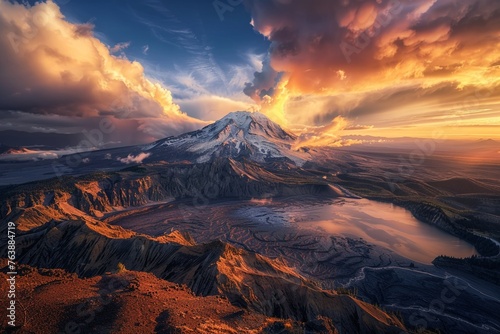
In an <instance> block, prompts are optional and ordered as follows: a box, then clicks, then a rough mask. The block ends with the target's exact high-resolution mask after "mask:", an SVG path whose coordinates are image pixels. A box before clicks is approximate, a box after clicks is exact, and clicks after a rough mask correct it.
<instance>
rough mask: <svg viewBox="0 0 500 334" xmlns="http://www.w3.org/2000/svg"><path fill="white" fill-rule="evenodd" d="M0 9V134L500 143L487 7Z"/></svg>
mask: <svg viewBox="0 0 500 334" xmlns="http://www.w3.org/2000/svg"><path fill="white" fill-rule="evenodd" d="M117 11H118V12H119V13H120V15H116V14H115V13H116V12H117ZM0 12H1V13H2V14H1V15H0V30H1V31H2V32H3V33H4V35H5V36H7V37H8V38H6V39H4V40H2V42H1V43H2V50H4V56H3V57H2V59H0V70H1V72H2V79H1V81H2V82H0V96H2V97H3V102H2V103H0V133H1V132H4V131H7V130H17V131H21V132H24V133H27V134H28V133H34V132H39V133H45V134H47V135H46V136H50V135H51V134H54V138H56V137H57V136H56V134H57V135H63V136H60V137H59V139H63V140H64V138H66V139H68V140H71V136H70V135H74V136H78V135H81V134H82V133H83V132H85V131H87V132H91V131H93V130H95V129H98V128H99V126H100V125H99V124H100V123H101V122H103V121H104V122H108V123H109V124H108V127H110V128H111V127H112V128H113V131H109V133H106V134H105V138H103V141H104V142H111V143H113V142H116V143H117V142H120V143H122V144H123V145H134V144H139V143H146V142H150V141H154V140H158V139H161V138H164V137H168V136H175V135H179V134H182V133H185V132H189V131H192V130H195V129H199V128H201V127H202V126H203V125H205V124H207V122H209V121H214V120H217V119H220V118H221V117H223V116H224V115H227V114H228V113H229V112H231V111H234V110H247V111H260V112H262V113H264V114H266V115H267V116H268V117H270V118H271V119H273V120H274V121H277V122H278V123H279V124H281V125H282V126H284V127H286V128H293V129H294V131H295V132H296V133H298V134H304V135H307V136H309V137H310V138H313V137H314V138H316V139H317V143H319V144H322V145H326V146H328V145H332V146H336V145H337V143H338V140H337V139H338V138H340V137H342V136H346V135H368V136H377V137H384V138H399V137H414V138H433V137H434V135H433V133H435V132H436V131H438V132H442V133H444V134H445V135H446V137H447V138H454V139H460V140H462V139H479V138H493V139H500V131H499V129H500V81H499V79H498V78H500V58H499V57H498V54H497V52H496V51H497V50H498V46H499V45H500V37H499V36H498V34H497V33H496V32H497V31H498V30H499V29H500V26H498V22H499V20H498V19H497V18H498V17H497V16H498V15H497V14H498V13H500V4H498V3H495V2H490V3H488V4H486V3H483V2H482V1H481V0H469V1H465V2H463V3H459V4H458V3H456V4H453V3H452V2H439V3H438V2H429V3H428V2H426V1H422V2H420V3H401V2H399V1H376V2H375V1H372V0H363V1H358V2H356V3H350V2H349V1H327V0H320V1H318V2H317V3H315V4H314V5H311V4H309V3H307V4H306V3H302V2H300V1H295V0H291V1H286V2H283V1H280V2H278V3H276V4H274V5H273V2H266V1H261V0H244V1H241V2H237V3H234V4H232V5H231V4H230V5H227V4H226V5H224V3H222V5H221V3H220V2H213V3H212V2H199V3H198V4H197V6H192V5H191V4H189V3H182V2H162V1H151V2H147V3H145V4H144V5H138V4H137V3H134V2H132V1H126V6H122V4H120V5H119V6H117V4H116V3H114V2H112V1H104V2H100V3H89V2H81V1H51V0H47V1H41V2H36V1H34V0H30V1H23V2H22V3H21V2H20V1H14V2H9V1H6V0H1V1H0ZM308 17H314V18H315V24H314V25H311V21H310V20H308V19H306V18H308ZM21 27H24V28H21ZM27 27H30V29H28V30H26V29H27ZM470 31H473V32H475V33H473V34H470V33H469V32H470ZM36 50H46V52H38V51H36ZM101 59H104V60H105V61H104V62H101V61H100V60H101ZM64 135H68V136H66V137H64ZM0 137H1V136H0ZM329 138H334V139H333V141H332V142H329ZM59 139H58V140H59ZM13 140H14V139H13ZM319 144H318V145H319Z"/></svg>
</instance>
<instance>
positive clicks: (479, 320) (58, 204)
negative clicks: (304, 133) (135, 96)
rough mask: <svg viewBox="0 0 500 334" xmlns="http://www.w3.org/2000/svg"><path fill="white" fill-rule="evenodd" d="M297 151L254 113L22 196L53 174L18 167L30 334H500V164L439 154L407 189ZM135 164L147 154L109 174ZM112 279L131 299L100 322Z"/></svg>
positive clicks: (393, 171) (16, 213)
mask: <svg viewBox="0 0 500 334" xmlns="http://www.w3.org/2000/svg"><path fill="white" fill-rule="evenodd" d="M231 117H236V120H234V119H232V118H231ZM240 117H241V119H240ZM252 131H253V132H252ZM254 132H255V133H254ZM247 136H248V137H247ZM201 137H203V138H205V139H207V140H205V141H203V142H200V141H199V140H198V139H199V138H201ZM261 137H262V138H261ZM208 139H210V140H212V142H211V141H210V140H208ZM293 140H295V137H293V136H292V135H290V134H288V133H286V132H282V131H281V130H280V127H279V126H278V125H276V124H274V123H272V122H270V121H267V120H265V119H263V116H262V115H259V116H258V117H257V118H255V119H254V118H252V116H251V115H250V114H248V113H242V114H233V115H231V116H228V118H226V119H225V120H224V121H221V122H220V123H215V125H213V126H209V127H207V128H205V129H203V130H200V131H197V132H194V133H188V134H185V135H183V136H180V137H175V138H167V139H165V140H160V141H158V142H155V143H153V144H151V145H147V146H139V147H131V148H119V149H114V150H106V151H96V152H92V153H90V154H89V156H90V158H89V159H90V160H89V161H90V162H88V163H87V164H85V165H84V166H82V168H81V169H75V170H70V169H63V173H62V174H61V175H59V176H58V177H55V178H49V176H50V173H49V172H48V170H47V169H45V172H46V173H45V172H44V173H39V174H36V175H35V176H34V177H38V178H39V180H37V181H34V182H28V183H22V182H14V181H13V180H15V179H16V177H17V176H20V175H21V174H22V173H24V172H26V171H31V172H33V171H34V170H36V169H37V168H42V169H43V168H47V165H45V167H44V163H41V162H40V163H34V162H27V163H18V166H19V167H17V166H14V164H6V165H5V166H6V170H5V171H3V173H4V175H5V176H6V178H5V179H4V180H10V181H9V182H12V183H13V184H10V185H6V186H4V187H2V189H1V190H2V194H1V196H0V204H1V205H0V213H1V217H2V222H5V223H6V222H8V221H12V222H14V223H15V225H16V231H17V235H16V245H17V260H18V262H19V263H20V264H21V265H22V266H23V267H22V268H23V269H22V270H21V272H22V274H21V275H20V276H19V280H18V281H19V284H20V285H19V289H20V290H19V291H20V295H19V296H20V297H19V300H20V303H21V305H29V307H28V308H29V309H30V310H33V312H31V311H27V312H26V320H25V323H24V324H23V326H22V327H21V328H19V329H18V330H19V331H20V332H23V331H24V332H27V333H28V332H30V331H36V330H35V328H37V326H41V327H40V328H44V329H43V331H42V333H50V332H52V331H53V330H54V329H57V330H59V331H64V330H65V329H64V328H63V327H62V326H66V324H67V323H68V321H71V320H72V319H73V320H74V319H77V320H78V319H79V316H78V314H77V315H76V316H75V315H74V314H75V312H77V313H78V310H77V307H78V305H80V304H81V303H84V305H87V304H88V305H89V307H91V308H93V309H95V310H96V311H97V310H99V312H96V314H98V315H96V318H95V321H91V322H90V323H88V324H87V323H83V324H82V326H81V328H80V327H79V328H80V329H81V331H82V332H96V331H97V332H106V331H108V332H116V333H119V332H127V331H130V332H131V333H132V332H134V328H135V329H137V328H140V329H142V330H143V332H152V331H153V332H154V331H156V332H160V333H162V332H164V333H173V332H179V333H190V332H201V333H203V332H207V333H219V332H224V331H226V332H228V333H245V332H249V333H286V332H289V333H297V332H301V333H302V332H304V331H305V332H312V333H314V332H318V333H335V332H338V333H392V332H394V333H400V332H402V331H403V332H404V331H410V332H411V331H419V330H420V331H421V332H422V331H425V330H434V331H436V330H439V331H441V332H444V333H487V332H495V331H498V330H500V324H499V323H498V317H497V314H496V310H497V309H498V306H499V305H500V284H499V275H498V273H499V261H498V256H499V255H498V254H499V246H498V236H499V231H500V229H499V226H500V225H499V223H498V222H499V221H498V219H499V218H498V217H499V216H500V214H499V212H498V205H497V204H498V203H500V202H499V197H498V193H499V186H500V185H499V184H498V177H499V175H498V170H497V169H496V168H495V166H496V165H495V164H494V163H493V162H490V163H489V164H479V165H478V164H474V165H468V164H465V163H457V162H453V169H451V167H450V163H449V162H447V160H446V159H445V158H443V157H441V156H440V155H439V154H436V155H433V156H430V157H428V158H427V159H425V161H424V162H423V163H422V164H420V165H414V166H413V170H411V173H410V172H408V171H407V172H406V173H401V170H400V167H401V165H400V159H399V155H400V153H394V152H386V151H384V150H380V151H377V150H372V151H371V152H366V151H360V150H359V149H358V150H352V151H349V150H346V149H332V148H324V149H317V148H314V149H307V150H299V151H294V150H293V149H291V143H292V142H293ZM207 142H208V143H210V144H206V143H207ZM201 143H205V144H203V145H201ZM124 152H132V154H140V152H148V154H149V155H148V157H147V158H146V159H145V160H144V161H143V162H142V163H140V164H135V165H133V166H128V167H127V166H124V165H123V164H122V163H120V162H118V161H117V160H113V161H110V160H109V159H107V156H108V155H110V154H111V155H113V156H117V155H123V154H124ZM182 152H184V153H182ZM186 152H187V153H186ZM266 152H267V153H266ZM208 156H209V157H210V158H209V159H208V158H207V157H208ZM65 161H66V158H62V159H59V160H57V161H56V162H55V164H56V165H57V164H64V163H65ZM108 162H109V163H108ZM104 166H105V167H106V168H103V167H104ZM14 167H16V168H14ZM33 168H34V169H33ZM15 169H17V171H16V170H15ZM58 170H59V171H61V170H60V169H58ZM15 175H17V176H15ZM478 175H480V176H478ZM16 183H20V184H16ZM0 232H1V233H4V234H6V224H2V226H1V228H0ZM5 254H6V253H5V251H4V250H2V253H0V255H1V256H2V257H5ZM124 268H125V269H124ZM117 271H119V272H117ZM4 272H6V270H5V268H4ZM56 277H57V278H56ZM115 279H116V280H119V281H124V282H125V283H124V284H125V285H126V287H122V288H117V289H116V290H114V291H113V292H110V293H109V294H110V295H112V300H113V302H111V303H110V304H107V305H100V304H99V303H100V302H99V301H95V300H96V298H98V297H99V289H100V288H101V286H102V285H103V284H105V283H106V282H108V281H110V280H111V281H114V280H115ZM179 286H182V288H179ZM77 289H78V291H81V292H78V293H68V294H64V293H62V292H63V291H74V290H77ZM450 293H452V295H450ZM28 295H32V296H33V297H31V298H27V297H26V296H28ZM443 296H444V297H443ZM175 298H177V300H175ZM172 299H173V300H175V301H176V302H175V303H169V302H168V301H169V300H172ZM52 301H53V303H52ZM132 301H136V302H132ZM177 301H179V303H177ZM49 304H51V305H52V306H48V305H49ZM148 304H151V306H147V305H148ZM470 305H474V309H473V310H472V311H471V309H470ZM100 306H102V308H101V307H100ZM47 308H50V310H51V316H50V317H49V318H48V319H47V320H46V321H44V320H43V318H42V317H41V316H40V314H41V312H42V311H43V310H45V309H47ZM134 313H137V314H139V315H138V316H136V317H135V318H134V317H132V316H131V314H134ZM30 315H31V317H32V318H30ZM136 327H137V328H136ZM130 328H132V329H130Z"/></svg>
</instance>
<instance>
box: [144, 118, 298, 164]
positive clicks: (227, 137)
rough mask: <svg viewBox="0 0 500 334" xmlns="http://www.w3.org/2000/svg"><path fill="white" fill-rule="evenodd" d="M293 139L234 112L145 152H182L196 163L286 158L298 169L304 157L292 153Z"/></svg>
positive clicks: (264, 120)
mask: <svg viewBox="0 0 500 334" xmlns="http://www.w3.org/2000/svg"><path fill="white" fill-rule="evenodd" d="M296 138H297V137H296V136H295V135H294V134H292V133H290V132H287V131H285V130H283V129H282V128H281V126H279V125H278V124H276V123H274V122H273V121H271V120H270V119H269V118H267V117H266V116H265V115H263V114H261V113H258V112H247V111H237V112H232V113H230V114H228V115H226V116H225V117H223V118H222V119H220V120H219V121H217V122H215V123H213V124H211V125H208V126H206V127H204V128H203V129H201V130H198V131H194V132H189V133H186V134H183V135H181V136H178V137H169V138H166V139H162V140H159V141H157V142H155V143H153V144H151V145H149V146H148V147H145V150H148V151H157V150H165V151H170V150H172V149H174V150H175V151H177V152H178V151H183V152H185V153H186V154H187V155H188V156H189V157H191V158H194V159H195V160H196V162H198V163H201V162H207V161H209V160H210V159H212V158H216V157H228V158H235V159H236V158H249V159H251V160H254V161H257V162H268V161H272V160H273V159H283V158H288V159H290V160H292V161H293V162H295V163H296V164H297V165H301V164H302V163H303V162H304V161H305V160H306V158H307V154H305V153H303V152H299V151H295V150H293V149H292V146H293V144H294V142H295V140H296ZM165 153H166V152H165Z"/></svg>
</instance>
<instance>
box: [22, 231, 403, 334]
mask: <svg viewBox="0 0 500 334" xmlns="http://www.w3.org/2000/svg"><path fill="white" fill-rule="evenodd" d="M175 239H176V240H179V241H180V242H179V243H178V242H172V237H171V236H161V237H158V238H153V237H150V236H147V235H140V234H136V233H134V232H131V231H127V230H124V229H122V228H119V227H112V226H109V225H107V224H103V223H84V222H79V221H68V222H62V223H55V222H51V223H48V224H46V225H44V226H41V227H39V228H36V229H33V230H30V231H28V232H24V233H22V234H20V235H19V236H18V237H17V242H18V245H19V246H18V253H19V262H20V263H25V264H29V265H32V266H36V267H42V268H63V269H66V270H68V271H70V272H76V273H77V274H79V275H81V276H84V277H93V276H96V275H102V274H104V273H106V272H110V271H113V270H115V269H116V267H117V264H118V263H120V262H121V263H123V264H124V265H125V267H126V268H129V269H131V270H136V271H146V272H150V273H152V274H154V275H155V276H157V277H159V278H163V279H165V280H168V281H171V282H175V283H179V284H186V285H187V286H188V287H189V288H190V289H191V290H192V291H193V292H194V293H195V294H197V295H202V296H207V295H220V294H221V295H224V296H226V297H227V298H228V299H229V301H230V302H231V303H232V304H233V305H236V306H238V307H242V308H245V309H249V310H252V311H255V312H258V313H261V314H264V315H267V316H273V317H279V318H286V319H293V320H298V321H305V322H307V321H314V320H316V319H317V318H318V317H321V316H323V317H327V318H329V319H331V320H332V321H333V324H334V325H335V326H341V328H342V331H343V332H344V331H345V332H349V333H354V332H356V333H400V332H401V330H404V326H403V325H402V324H401V323H400V321H399V320H398V319H397V318H395V317H394V316H391V315H388V314H386V313H385V312H383V311H382V310H380V309H378V308H376V307H374V306H372V305H370V304H367V303H364V302H361V301H359V300H356V299H354V298H352V297H350V296H347V295H338V294H336V293H335V292H333V291H325V290H322V289H320V288H319V287H318V286H317V285H316V284H315V283H314V282H312V281H310V280H307V279H305V278H304V277H302V276H300V275H299V274H297V273H296V272H295V271H294V270H293V269H291V268H289V267H287V266H286V265H284V264H283V263H282V262H281V261H278V260H271V259H268V258H266V257H263V256H261V255H259V254H255V253H251V252H248V251H245V250H242V249H238V248H235V247H233V246H230V245H228V244H225V243H222V242H220V241H214V242H211V243H208V244H199V245H194V244H192V241H191V240H189V237H185V236H182V235H179V234H177V235H175Z"/></svg>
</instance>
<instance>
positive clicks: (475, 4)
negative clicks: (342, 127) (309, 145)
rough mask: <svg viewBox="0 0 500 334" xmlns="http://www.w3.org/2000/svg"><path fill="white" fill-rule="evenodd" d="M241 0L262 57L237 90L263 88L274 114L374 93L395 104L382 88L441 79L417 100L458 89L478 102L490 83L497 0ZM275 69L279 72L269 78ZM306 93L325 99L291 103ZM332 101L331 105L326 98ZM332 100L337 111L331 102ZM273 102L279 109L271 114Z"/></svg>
mask: <svg viewBox="0 0 500 334" xmlns="http://www.w3.org/2000/svg"><path fill="white" fill-rule="evenodd" d="M245 5H246V7H247V9H248V10H249V11H250V13H251V15H252V24H253V26H254V28H255V30H257V31H258V32H260V33H261V34H262V35H264V36H265V37H266V38H267V39H269V41H270V42H271V46H270V49H269V57H270V58H269V59H270V61H269V63H268V64H267V63H266V64H264V66H263V69H262V71H261V72H259V73H256V75H255V80H254V82H253V83H251V84H248V85H247V87H246V89H245V92H246V93H247V94H248V95H250V96H252V97H254V98H255V96H258V97H259V98H261V99H262V95H263V94H262V93H263V92H271V93H273V94H269V98H267V101H265V100H264V101H261V103H262V105H263V106H262V108H263V111H266V110H268V113H269V114H271V115H272V116H273V117H274V118H275V119H279V118H281V119H288V120H290V121H291V122H304V121H306V122H309V123H313V124H315V123H316V124H318V123H319V124H325V122H329V121H331V120H332V119H334V118H335V117H336V116H338V115H344V116H348V117H351V116H350V115H348V114H347V113H349V112H350V111H351V110H353V109H355V108H357V109H358V110H363V109H368V108H370V107H372V106H373V104H377V102H378V101H379V99H382V100H388V101H385V105H386V107H387V106H388V107H389V109H391V110H392V111H393V112H396V111H397V110H398V108H399V109H400V108H401V107H402V106H401V105H399V106H398V105H396V103H392V102H391V97H396V100H397V98H398V91H399V89H401V90H402V91H408V90H413V91H414V94H410V95H412V99H413V102H415V101H418V100H419V98H420V96H422V95H425V96H429V95H432V93H433V92H434V93H435V91H436V87H438V88H439V87H441V86H442V85H446V86H447V87H449V88H450V89H448V90H447V91H446V92H444V91H443V94H442V95H436V94H434V99H432V100H427V102H428V104H426V105H422V104H421V105H420V107H421V109H426V111H431V110H430V109H429V108H434V110H438V111H440V112H441V111H443V110H444V109H443V108H444V107H443V106H441V105H439V103H436V101H439V100H440V99H441V98H446V99H453V98H454V99H455V100H457V99H459V98H461V99H464V98H466V97H464V91H468V92H472V93H471V94H473V95H474V96H478V95H481V94H482V95H481V96H480V97H477V99H479V98H480V99H481V103H483V102H484V101H485V98H490V97H493V96H497V95H498V93H499V89H498V87H499V86H500V66H499V64H500V54H499V53H498V50H499V49H500V2H498V1H489V0H438V1H437V0H415V1H409V0H313V1H300V0H287V1H281V0H280V1H278V0H246V1H245ZM277 73H282V76H281V77H280V82H279V83H277V84H276V85H274V86H271V84H272V81H273V80H275V79H276V78H277V77H278V74H277ZM280 86H281V87H280ZM485 91H487V92H488V95H486V96H485V94H484V92H485ZM478 92H479V93H478ZM386 94H387V95H386ZM314 98H318V99H320V100H321V102H320V103H321V104H322V106H323V107H325V108H324V109H319V110H318V109H312V110H310V113H307V112H306V110H305V109H303V110H301V111H299V110H298V109H296V108H293V104H295V103H296V102H297V100H304V99H305V100H308V101H309V103H310V104H312V102H311V101H312V100H313V99H314ZM325 99H329V100H330V101H331V103H330V105H329V107H328V106H327V104H328V103H326V101H325ZM335 101H338V106H332V105H331V104H333V105H335ZM497 101H498V99H497ZM266 103H267V104H266ZM368 103H370V104H368ZM481 103H478V104H481ZM290 104H292V106H290ZM335 108H338V109H345V111H342V110H339V111H338V112H332V109H335ZM307 111H308V112H309V110H307ZM386 111H387V109H386ZM283 112H285V113H287V115H286V116H284V115H281V116H280V115H279V113H283ZM326 113H328V114H329V115H328V117H325V114H326ZM409 114H410V113H409V112H408V111H407V112H406V115H407V116H408V115H409ZM476 116H477V117H483V116H484V117H486V116H485V115H482V114H480V113H477V114H476ZM389 119H390V117H389ZM408 120H409V118H408V117H407V121H408ZM363 121H364V120H363Z"/></svg>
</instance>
